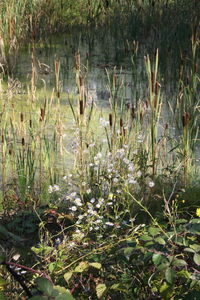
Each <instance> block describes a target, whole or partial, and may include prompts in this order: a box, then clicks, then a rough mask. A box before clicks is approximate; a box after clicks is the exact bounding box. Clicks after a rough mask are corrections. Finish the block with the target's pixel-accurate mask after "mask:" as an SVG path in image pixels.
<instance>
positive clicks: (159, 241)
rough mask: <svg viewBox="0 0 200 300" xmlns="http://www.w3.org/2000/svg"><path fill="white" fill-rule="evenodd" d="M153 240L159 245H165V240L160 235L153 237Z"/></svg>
mask: <svg viewBox="0 0 200 300" xmlns="http://www.w3.org/2000/svg"><path fill="white" fill-rule="evenodd" d="M155 242H157V243H158V244H160V245H165V240H164V239H163V238H161V237H157V238H155Z"/></svg>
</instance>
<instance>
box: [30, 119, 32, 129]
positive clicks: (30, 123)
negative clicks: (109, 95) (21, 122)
mask: <svg viewBox="0 0 200 300" xmlns="http://www.w3.org/2000/svg"><path fill="white" fill-rule="evenodd" d="M29 127H30V128H32V120H31V119H30V120H29Z"/></svg>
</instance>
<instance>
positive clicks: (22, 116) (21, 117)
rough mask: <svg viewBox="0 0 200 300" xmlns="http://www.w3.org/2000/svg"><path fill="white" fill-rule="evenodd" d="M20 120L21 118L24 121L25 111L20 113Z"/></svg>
mask: <svg viewBox="0 0 200 300" xmlns="http://www.w3.org/2000/svg"><path fill="white" fill-rule="evenodd" d="M20 120H21V122H24V115H23V113H21V114H20Z"/></svg>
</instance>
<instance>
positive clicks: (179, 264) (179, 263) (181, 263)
mask: <svg viewBox="0 0 200 300" xmlns="http://www.w3.org/2000/svg"><path fill="white" fill-rule="evenodd" d="M172 265H173V266H176V267H183V266H187V263H186V261H185V260H183V259H175V260H174V261H173V263H172Z"/></svg>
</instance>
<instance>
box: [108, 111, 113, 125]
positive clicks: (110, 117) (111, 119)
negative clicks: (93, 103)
mask: <svg viewBox="0 0 200 300" xmlns="http://www.w3.org/2000/svg"><path fill="white" fill-rule="evenodd" d="M109 124H110V127H112V125H113V118H112V114H109Z"/></svg>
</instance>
